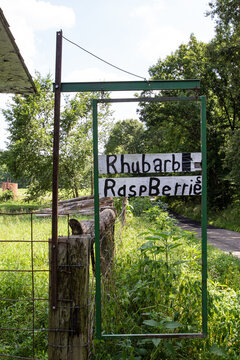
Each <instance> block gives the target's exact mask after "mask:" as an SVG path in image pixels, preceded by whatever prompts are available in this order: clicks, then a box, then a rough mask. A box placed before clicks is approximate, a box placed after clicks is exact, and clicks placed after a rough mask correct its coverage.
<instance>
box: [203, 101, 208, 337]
mask: <svg viewBox="0 0 240 360" xmlns="http://www.w3.org/2000/svg"><path fill="white" fill-rule="evenodd" d="M201 120H202V121H201V137H202V332H203V335H204V336H205V337H206V336H207V317H208V311H207V139H206V97H205V96H201Z"/></svg>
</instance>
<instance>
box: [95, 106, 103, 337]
mask: <svg viewBox="0 0 240 360" xmlns="http://www.w3.org/2000/svg"><path fill="white" fill-rule="evenodd" d="M97 104H98V101H97V100H96V99H93V161H94V214H95V258H96V264H95V276H96V336H97V339H101V272H100V231H99V189H98V118H97V117H98V116H97Z"/></svg>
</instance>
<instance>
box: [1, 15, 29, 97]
mask: <svg viewBox="0 0 240 360" xmlns="http://www.w3.org/2000/svg"><path fill="white" fill-rule="evenodd" d="M35 92H36V87H35V85H34V82H33V79H32V77H31V75H30V73H29V71H28V69H27V67H26V65H25V63H24V60H23V58H22V56H21V54H20V51H19V49H18V47H17V44H16V42H15V39H14V37H13V35H12V33H11V31H10V29H9V24H8V22H7V20H6V18H5V16H4V14H3V11H2V10H1V9H0V93H13V94H26V93H35Z"/></svg>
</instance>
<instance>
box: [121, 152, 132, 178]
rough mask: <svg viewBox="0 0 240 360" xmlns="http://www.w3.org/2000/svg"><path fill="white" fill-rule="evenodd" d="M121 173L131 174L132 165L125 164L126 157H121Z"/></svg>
mask: <svg viewBox="0 0 240 360" xmlns="http://www.w3.org/2000/svg"><path fill="white" fill-rule="evenodd" d="M125 167H127V171H124V170H125V169H124V168H125ZM121 173H126V174H128V173H130V165H129V164H128V163H127V162H124V155H121Z"/></svg>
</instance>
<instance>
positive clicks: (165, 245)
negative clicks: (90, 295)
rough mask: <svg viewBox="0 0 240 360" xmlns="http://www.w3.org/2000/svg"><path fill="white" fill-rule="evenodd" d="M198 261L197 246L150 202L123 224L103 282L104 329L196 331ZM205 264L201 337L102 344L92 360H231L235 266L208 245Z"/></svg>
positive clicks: (235, 341) (239, 304)
mask: <svg viewBox="0 0 240 360" xmlns="http://www.w3.org/2000/svg"><path fill="white" fill-rule="evenodd" d="M162 219H164V221H162ZM139 233H142V235H140V236H139ZM116 234H117V232H116ZM136 249H137V250H136ZM200 259H201V250H200V244H199V241H198V240H197V239H196V238H195V237H194V235H193V234H191V233H186V232H183V231H181V230H179V229H177V228H176V227H175V225H174V223H173V221H172V218H171V217H169V216H168V215H167V214H166V213H164V211H163V210H161V208H160V207H158V206H156V204H155V206H153V205H152V206H151V207H150V208H149V210H147V211H146V212H144V213H143V214H142V216H141V217H134V218H131V219H128V221H127V225H126V228H125V229H124V232H123V234H122V242H120V243H118V245H117V249H116V260H115V269H114V272H113V274H112V277H111V279H109V280H107V279H106V281H104V280H102V281H103V283H102V286H103V293H102V311H103V313H102V321H103V331H104V332H106V333H156V332H158V333H168V332H198V331H199V332H201V260H200ZM209 264H210V266H209V269H210V271H209V281H208V301H209V327H208V329H209V335H208V338H207V339H202V340H195V339H181V340H178V339H172V340H170V339H169V340H164V339H154V338H153V339H147V338H146V339H137V338H135V339H134V338H129V339H125V340H120V339H111V340H104V341H103V342H100V343H97V344H95V353H94V359H140V360H141V359H142V360H143V359H145V360H147V359H151V360H153V359H154V360H157V359H166V360H170V359H190V358H191V359H194V360H199V359H201V360H208V359H210V360H216V359H222V358H224V359H229V360H230V359H231V360H232V359H234V360H237V359H238V358H239V355H240V353H239V336H238V335H239V325H238V317H239V315H238V314H239V310H240V301H239V300H240V298H239V281H238V279H239V275H240V267H239V261H238V259H235V258H234V257H232V256H228V255H226V254H223V253H222V252H220V251H217V250H213V249H212V248H211V247H209Z"/></svg>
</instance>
